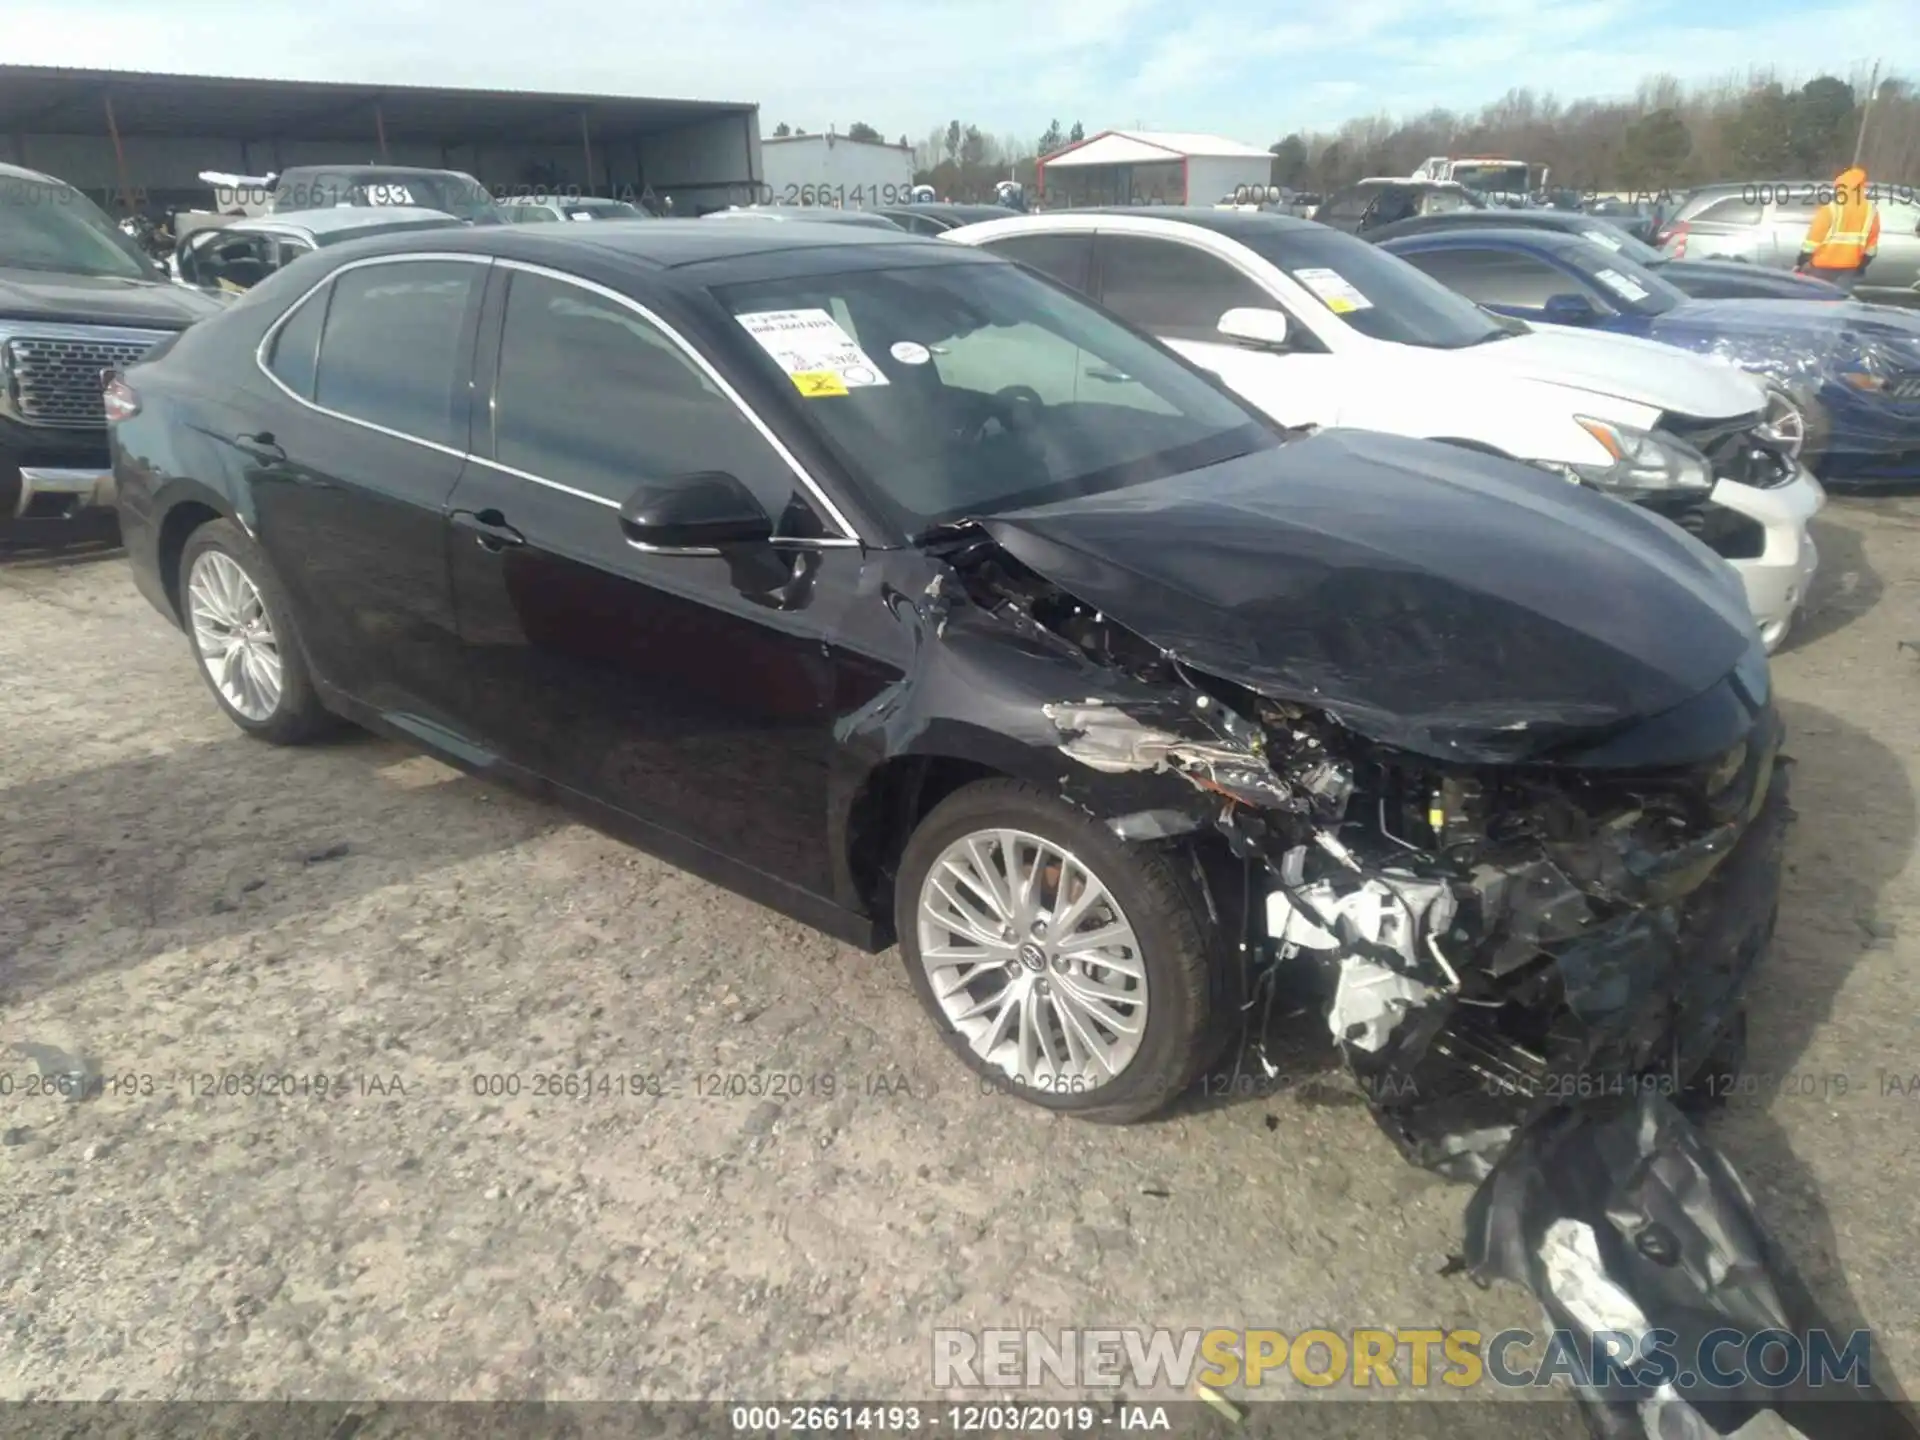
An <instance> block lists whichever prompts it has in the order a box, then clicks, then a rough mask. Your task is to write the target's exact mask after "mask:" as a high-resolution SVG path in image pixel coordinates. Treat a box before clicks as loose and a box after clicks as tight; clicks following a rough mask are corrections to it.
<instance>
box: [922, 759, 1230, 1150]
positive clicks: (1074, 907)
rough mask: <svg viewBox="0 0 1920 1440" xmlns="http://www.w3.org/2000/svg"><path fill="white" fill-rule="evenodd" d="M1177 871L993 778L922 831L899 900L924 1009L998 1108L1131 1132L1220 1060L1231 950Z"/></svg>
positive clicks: (940, 810)
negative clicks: (1216, 986) (1219, 974)
mask: <svg viewBox="0 0 1920 1440" xmlns="http://www.w3.org/2000/svg"><path fill="white" fill-rule="evenodd" d="M1198 901H1199V897H1197V896H1196V895H1194V893H1193V892H1192V890H1191V888H1190V886H1189V885H1188V884H1187V883H1186V882H1185V881H1184V880H1183V878H1182V875H1181V872H1180V871H1179V870H1178V869H1176V868H1175V866H1174V865H1173V864H1172V863H1171V862H1170V860H1169V859H1168V857H1167V855H1166V854H1164V853H1162V852H1160V851H1155V850H1150V849H1144V848H1142V847H1139V846H1136V845H1128V844H1126V843H1124V842H1122V841H1121V840H1119V839H1118V838H1117V837H1115V836H1114V835H1113V834H1112V832H1111V831H1109V830H1108V829H1107V828H1106V827H1105V826H1103V825H1101V824H1099V823H1098V822H1096V821H1094V820H1092V819H1091V818H1089V817H1088V816H1086V815H1084V814H1082V813H1081V812H1080V811H1078V810H1075V809H1072V808H1070V807H1069V806H1067V805H1065V804H1063V803H1062V802H1061V801H1059V800H1057V799H1055V798H1054V797H1053V796H1051V795H1049V794H1047V793H1046V792H1044V791H1042V790H1040V789H1038V788H1036V787H1034V786H1031V785H1026V784H1022V783H1020V782H1018V781H1013V780H989V781H983V782H980V783H978V784H974V785H969V786H967V787H966V788H964V789H962V790H959V791H956V792H955V793H954V794H952V795H950V796H948V797H947V798H946V799H945V800H943V801H942V802H941V803H940V804H939V805H938V806H936V807H935V808H934V810H933V811H932V813H931V814H929V815H928V816H927V817H926V818H925V819H924V820H923V821H922V822H921V823H920V826H919V828H918V829H917V830H915V831H914V833H913V837H912V838H911V839H910V840H909V841H908V843H907V847H906V852H905V854H904V855H903V856H902V858H901V864H900V873H899V878H898V880H897V881H896V883H895V890H894V915H895V928H896V930H897V931H898V932H899V936H900V952H901V958H902V960H903V961H904V963H905V964H906V967H907V975H908V978H909V980H910V981H911V983H912V985H913V988H914V992H915V993H916V994H917V995H918V996H919V997H920V1002H921V1004H923V1005H924V1006H926V1008H927V1013H928V1014H929V1015H931V1016H932V1017H933V1020H934V1023H935V1025H936V1026H938V1027H939V1030H940V1033H941V1036H942V1038H944V1039H945V1040H946V1042H947V1043H948V1044H949V1045H950V1046H952V1047H953V1050H954V1052H955V1053H956V1054H957V1055H959V1056H960V1058H961V1060H962V1061H964V1062H965V1063H966V1065H967V1066H968V1068H969V1069H971V1070H972V1071H973V1072H974V1074H975V1075H976V1076H978V1077H979V1079H980V1084H981V1088H982V1090H983V1092H988V1093H991V1092H993V1091H1000V1092H1003V1093H1009V1094H1014V1095H1018V1096H1019V1097H1020V1098H1021V1099H1023V1100H1026V1101H1028V1102H1030V1103H1032V1104H1034V1105H1038V1106H1041V1107H1042V1108H1044V1109H1048V1110H1057V1111H1061V1112H1063V1113H1066V1114H1071V1115H1075V1116H1078V1117H1080V1118H1083V1119H1088V1120H1096V1121H1103V1122H1106V1123H1110V1124H1125V1123H1128V1122H1131V1121H1134V1120H1140V1119H1144V1118H1145V1117H1147V1116H1149V1115H1151V1114H1153V1113H1154V1112H1156V1111H1158V1110H1160V1109H1163V1108H1164V1107H1165V1106H1166V1105H1167V1104H1168V1103H1169V1102H1171V1101H1172V1100H1173V1099H1174V1097H1175V1096H1177V1095H1179V1094H1180V1093H1181V1092H1182V1091H1184V1090H1185V1089H1186V1088H1187V1087H1188V1086H1189V1085H1190V1084H1192V1083H1193V1080H1194V1078H1195V1077H1196V1076H1197V1075H1198V1074H1199V1073H1200V1071H1201V1069H1202V1068H1203V1067H1204V1066H1205V1065H1206V1063H1207V1062H1208V1061H1209V1060H1210V1059H1212V1058H1213V1050H1214V1048H1215V1047H1214V1045H1213V1044H1212V1043H1211V1038H1212V1037H1213V1036H1215V1035H1216V1033H1217V1032H1216V1028H1215V1027H1214V1025H1213V1024H1212V1019H1213V1017H1212V1008H1213V1006H1212V996H1213V993H1214V991H1213V986H1212V984H1211V981H1212V977H1213V974H1214V969H1215V966H1216V964H1217V963H1219V960H1220V956H1219V954H1218V951H1219V938H1218V935H1217V932H1216V931H1215V929H1214V927H1212V926H1211V925H1210V924H1209V923H1208V922H1207V921H1206V919H1205V916H1204V909H1203V907H1202V905H1201V904H1200V903H1198Z"/></svg>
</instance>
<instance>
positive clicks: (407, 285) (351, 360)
mask: <svg viewBox="0 0 1920 1440" xmlns="http://www.w3.org/2000/svg"><path fill="white" fill-rule="evenodd" d="M487 266H488V261H487V260H486V258H485V257H484V256H433V257H423V258H415V257H409V256H394V257H381V258H379V259H377V260H365V261H356V262H353V263H351V264H348V265H346V266H343V267H341V268H340V269H339V270H337V271H335V272H334V273H333V274H332V275H331V276H330V277H329V278H328V279H327V280H326V281H325V282H324V283H323V284H321V285H320V286H318V287H317V288H316V289H315V290H313V291H312V292H310V293H309V294H308V295H307V296H306V298H305V299H303V300H302V301H300V302H299V303H298V304H297V305H296V306H294V307H293V308H292V309H291V310H289V311H288V313H287V314H286V315H285V316H283V317H282V319H281V320H280V321H279V322H278V324H277V325H276V327H275V328H274V329H273V330H271V331H270V332H269V333H268V336H267V341H266V344H265V346H264V347H263V351H264V355H265V361H266V367H267V371H268V374H269V376H270V377H271V378H272V380H273V382H274V383H275V385H276V386H277V387H278V389H279V390H280V391H281V392H282V394H283V396H284V397H285V398H286V400H287V402H288V403H286V404H283V405H281V406H279V407H278V408H277V410H276V411H275V412H274V414H273V417H272V423H273V429H272V431H271V432H258V433H254V434H252V435H248V436H240V437H235V440H236V443H237V444H239V445H241V446H242V448H243V449H245V450H246V451H247V453H249V454H250V455H252V456H253V457H254V461H255V463H256V464H257V466H258V468H257V469H255V470H254V471H253V495H254V498H255V504H256V508H257V513H258V517H259V522H258V523H259V531H260V543H261V544H262V546H263V547H264V548H265V549H266V551H267V553H268V554H269V555H270V556H271V557H272V559H273V562H274V566H275V568H276V570H277V571H278V573H279V575H280V577H281V579H282V580H283V581H284V582H285V584H286V585H287V588H288V589H289V590H290V591H291V592H293V599H294V601H295V604H296V605H297V606H298V607H299V609H300V613H301V615H302V617H303V622H304V623H303V626H302V631H303V639H304V640H305V642H306V644H307V648H308V651H309V653H310V656H311V658H312V661H313V664H314V668H315V669H316V670H317V671H318V672H319V674H320V676H321V677H322V679H323V680H326V681H328V682H329V683H331V684H333V685H335V686H338V687H339V688H341V689H343V690H344V691H346V692H347V694H348V695H349V696H350V697H351V698H353V699H355V700H357V701H359V702H360V703H362V704H364V705H367V706H369V707H371V708H372V709H374V710H376V711H378V712H380V713H381V715H382V716H383V717H385V718H386V719H387V720H388V721H389V722H390V723H392V724H394V725H396V726H397V727H399V728H400V729H403V730H407V731H409V732H411V733H415V734H418V735H420V736H422V738H424V739H427V740H428V741H429V742H430V743H433V744H439V745H451V746H452V747H453V748H455V749H459V748H461V741H462V738H463V732H464V725H463V719H462V716H463V712H464V710H465V706H466V699H467V694H466V686H465V682H464V676H463V673H462V669H461V653H460V645H459V638H458V634H457V632H456V629H455V624H454V615H453V604H452V596H451V592H450V590H449V587H448V579H447V563H446V546H445V538H444V536H445V512H446V508H447V500H448V496H449V495H450V494H451V493H452V491H453V488H454V485H455V483H456V482H457V481H458V480H459V478H460V472H461V469H462V467H463V465H464V463H465V461H464V454H465V450H466V446H467V422H468V413H469V404H470V399H469V396H470V385H469V380H470V374H471V364H472V356H473V346H474V335H475V331H476V326H477V324H478V319H479V312H480V299H481V294H482V291H483V289H484V284H485V279H486V273H487Z"/></svg>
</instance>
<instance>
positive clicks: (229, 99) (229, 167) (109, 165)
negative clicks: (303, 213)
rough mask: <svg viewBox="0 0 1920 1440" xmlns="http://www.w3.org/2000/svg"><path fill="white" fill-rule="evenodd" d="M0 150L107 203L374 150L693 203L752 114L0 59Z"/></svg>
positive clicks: (200, 201)
mask: <svg viewBox="0 0 1920 1440" xmlns="http://www.w3.org/2000/svg"><path fill="white" fill-rule="evenodd" d="M0 158H5V159H7V160H10V161H11V162H12V163H14V164H17V165H24V166H27V167H29V168H31V169H35V170H41V171H44V172H46V173H48V174H52V175H57V176H59V177H60V178H61V179H63V180H65V181H67V182H68V183H69V184H71V185H74V186H76V187H77V188H79V189H81V190H83V191H86V192H87V193H88V194H90V195H92V196H93V197H94V198H96V199H99V200H102V201H103V202H105V203H106V204H107V206H108V208H109V209H120V208H124V207H126V206H128V205H136V206H140V207H142V208H145V207H148V206H153V207H160V208H173V207H177V206H204V205H207V204H209V203H210V201H211V197H210V195H209V193H208V189H207V186H206V185H205V184H203V183H202V182H201V181H200V180H199V179H198V176H199V173H200V172H201V171H202V170H219V171H226V172H230V173H238V174H265V173H268V172H274V171H279V170H284V169H287V168H290V167H291V166H294V165H321V164H340V163H349V164H362V163H366V162H369V161H387V162H390V163H392V164H396V165H426V166H434V167H441V168H447V169H454V170H465V171H468V172H469V173H471V174H473V175H475V176H476V177H477V178H479V179H480V180H481V181H482V182H484V183H485V184H487V185H489V186H491V187H493V188H495V189H497V190H511V189H514V188H519V187H529V188H531V187H536V186H547V187H553V188H578V189H579V190H581V191H585V192H590V193H594V194H602V195H606V194H620V195H627V194H633V195H638V194H641V193H643V192H644V191H646V190H648V189H651V190H652V191H653V192H654V193H655V194H657V195H661V196H669V195H670V196H673V197H674V198H675V201H676V206H677V208H680V209H682V210H683V211H689V212H690V211H692V210H695V209H711V208H717V207H720V206H724V205H726V204H730V203H744V202H745V201H747V200H749V199H751V197H752V193H753V187H754V186H755V185H756V184H757V183H758V181H759V180H760V123H759V107H758V106H757V105H754V104H748V103H739V102H725V101H710V100H669V99H648V98H641V97H637V96H623V95H570V94H547V93H537V92H532V91H515V90H462V89H448V88H441V87H429V86H416V85H359V84H345V83H339V82H334V81H315V80H268V79H244V78H238V77H231V76H212V75H162V74H152V73H146V72H140V71H122V70H80V69H68V68H65V67H55V66H34V65H0Z"/></svg>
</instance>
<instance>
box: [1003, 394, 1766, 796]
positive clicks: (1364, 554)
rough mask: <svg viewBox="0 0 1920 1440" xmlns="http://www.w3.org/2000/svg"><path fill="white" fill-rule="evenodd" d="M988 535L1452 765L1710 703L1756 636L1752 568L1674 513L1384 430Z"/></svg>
mask: <svg viewBox="0 0 1920 1440" xmlns="http://www.w3.org/2000/svg"><path fill="white" fill-rule="evenodd" d="M980 524H981V526H982V527H983V528H984V529H985V530H986V531H987V532H988V533H989V534H990V535H991V536H992V537H993V538H994V540H995V541H996V542H998V543H999V544H1000V546H1001V547H1002V548H1003V549H1005V550H1006V551H1007V552H1009V553H1010V554H1011V555H1013V556H1014V557H1015V558H1016V559H1018V560H1019V561H1020V562H1021V563H1022V564H1024V565H1026V566H1027V567H1028V568H1030V569H1032V570H1034V571H1035V572H1037V573H1039V574H1040V575H1042V576H1044V577H1046V578H1047V579H1048V580H1051V581H1052V582H1053V583H1054V584H1056V585H1059V586H1060V587H1062V588H1063V589H1065V590H1067V591H1069V592H1070V593H1072V594H1073V595H1075V596H1076V597H1078V598H1079V599H1080V600H1081V601H1083V602H1084V603H1086V604H1088V605H1092V606H1095V607H1097V608H1098V609H1100V610H1101V611H1103V612H1104V613H1105V614H1107V615H1108V616H1110V617H1111V618H1112V619H1114V620H1116V621H1118V622H1119V623H1121V624H1123V625H1125V626H1127V627H1128V628H1130V629H1132V630H1134V631H1136V632H1137V633H1138V634H1140V635H1142V636H1143V637H1145V638H1146V639H1148V640H1150V641H1152V642H1153V643H1154V644H1156V645H1158V646H1159V647H1161V648H1162V649H1163V650H1165V651H1167V652H1168V653H1170V654H1171V655H1172V656H1174V657H1175V658H1176V659H1177V660H1179V661H1180V662H1182V663H1183V664H1187V665H1189V666H1192V667H1195V668H1197V669H1199V670H1203V671H1206V672H1208V673H1210V674H1212V675H1214V676H1216V677H1218V678H1220V679H1222V680H1226V681H1229V682H1231V683H1234V684H1238V685H1242V686H1245V687H1247V688H1248V689H1251V690H1254V691H1256V692H1258V693H1260V694H1262V695H1265V696H1268V697H1269V698H1273V699H1280V700H1292V701H1298V702H1301V703H1305V704H1310V705H1313V706H1315V707H1317V708H1320V709H1324V710H1326V711H1328V712H1329V713H1331V714H1332V715H1334V716H1335V717H1336V718H1337V719H1339V720H1340V721H1341V722H1342V723H1344V724H1346V725H1347V726H1349V727H1350V728H1351V729H1354V730H1356V731H1358V732H1360V733H1361V734H1364V735H1368V736H1370V737H1372V738H1374V739H1376V740H1380V741H1382V742H1384V743H1388V744H1392V745H1396V746H1399V747H1401V748H1404V749H1408V750H1413V751H1417V752H1419V753H1422V754H1427V755H1432V756H1434V757H1436V758H1443V759H1455V760H1463V761H1472V762H1483V763H1501V762H1507V761H1513V760H1522V759H1528V758H1545V757H1546V756H1547V755H1548V754H1550V753H1554V752H1559V753H1564V752H1565V750H1566V748H1567V747H1568V746H1569V745H1572V746H1574V748H1582V747H1585V746H1589V745H1591V744H1593V743H1595V742H1597V741H1603V740H1605V739H1607V738H1609V737H1611V736H1614V735H1617V734H1618V733H1620V732H1622V731H1623V730H1626V729H1628V728H1630V727H1632V726H1634V725H1636V724H1637V723H1638V722H1640V721H1643V720H1646V719H1649V718H1651V717H1654V716H1656V715H1662V714H1663V713H1665V712H1668V711H1672V710H1674V709H1675V708H1676V707H1679V706H1683V705H1685V704H1686V703H1687V702H1689V701H1694V700H1697V699H1699V697H1702V696H1704V695H1706V694H1707V692H1709V691H1711V690H1713V689H1715V687H1716V686H1719V685H1720V684H1721V682H1723V681H1724V680H1725V679H1726V677H1727V676H1728V675H1729V673H1730V672H1731V671H1732V669H1733V667H1734V666H1735V665H1736V663H1738V662H1740V661H1741V660H1742V659H1743V658H1744V657H1747V656H1749V655H1750V654H1751V653H1752V650H1753V647H1754V644H1755V637H1754V629H1753V621H1752V619H1751V617H1750V615H1749V613H1748V610H1747V605H1746V601H1745V598H1744V595H1743V593H1742V591H1741V588H1740V584H1739V581H1738V579H1737V578H1736V577H1735V576H1734V574H1733V572H1732V571H1731V570H1730V569H1729V568H1728V567H1727V566H1726V565H1725V564H1724V563H1723V562H1722V561H1720V560H1719V559H1718V558H1717V557H1716V556H1714V555H1713V554H1712V553H1711V552H1710V551H1708V550H1707V549H1706V548H1705V547H1704V546H1702V545H1700V544H1699V543H1698V542H1696V541H1694V540H1693V539H1691V538H1690V537H1688V536H1686V535H1685V534H1683V533H1682V532H1681V531H1680V530H1679V529H1678V528H1677V527H1675V526H1673V525H1671V524H1669V523H1668V522H1667V521H1665V520H1662V519H1660V518H1659V517H1657V516H1655V515H1653V514H1651V513H1650V512H1648V511H1645V510H1642V509H1638V508H1636V507H1633V506H1630V505H1627V504H1624V503H1622V502H1620V501H1617V500H1613V499H1610V498H1608V497H1606V496H1602V495H1598V494H1595V493H1593V492H1591V491H1588V490H1585V489H1582V488H1580V487H1578V486H1575V485H1570V484H1568V483H1566V482H1565V481H1562V480H1558V479H1556V478H1554V477H1553V476H1551V475H1549V474H1547V473H1545V472H1543V471H1539V470H1536V469H1534V468H1532V467H1530V466H1525V465H1521V464H1519V463H1517V462H1514V461H1509V460H1503V459H1500V458H1497V457H1494V456H1489V455H1483V454H1480V453H1477V452H1474V451H1470V450H1466V449H1463V448H1461V447H1458V446H1452V445H1445V444H1441V443H1438V442H1432V441H1425V440H1410V439H1404V438H1401V437H1398V436H1389V435H1381V434H1375V433H1372V432H1368V431H1358V430H1331V431H1323V432H1321V433H1319V434H1318V435H1315V436H1313V437H1311V438H1308V439H1304V440H1296V441H1293V442H1291V443H1289V444H1287V445H1284V446H1281V447H1279V448H1277V449H1272V450H1265V451H1261V452H1259V453H1257V454H1253V455H1248V456H1244V457H1242V458H1240V459H1237V460H1232V461H1228V462H1226V463H1223V464H1219V465H1214V466H1210V467H1208V468H1206V469H1203V470H1195V471H1189V472H1186V473H1183V474H1179V475H1174V476H1170V477H1167V478H1165V479H1161V480H1156V481H1153V482H1150V483H1147V484H1142V485H1137V486H1132V487H1129V488H1126V489H1122V490H1116V491H1112V492H1109V493H1107V494H1101V495H1093V496H1087V497H1083V498H1079V499H1074V500H1069V501H1062V502H1059V503H1056V504H1052V505H1046V506H1039V507H1035V508H1032V509H1027V510H1021V511H1017V512H1013V513H1010V514H1007V515H1002V516H997V517H994V518H991V519H986V520H982V521H981V522H980ZM1753 698H1756V699H1757V698H1759V697H1753ZM1726 743H1730V741H1728V740H1725V739H1722V740H1721V741H1719V742H1718V744H1720V745H1724V744H1726ZM1710 753H1715V750H1713V749H1709V750H1707V751H1706V752H1704V753H1703V754H1702V755H1695V756H1679V755H1673V756H1669V757H1666V758H1668V759H1670V760H1671V761H1672V763H1683V762H1685V761H1688V760H1692V759H1699V758H1704V755H1705V754H1710Z"/></svg>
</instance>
